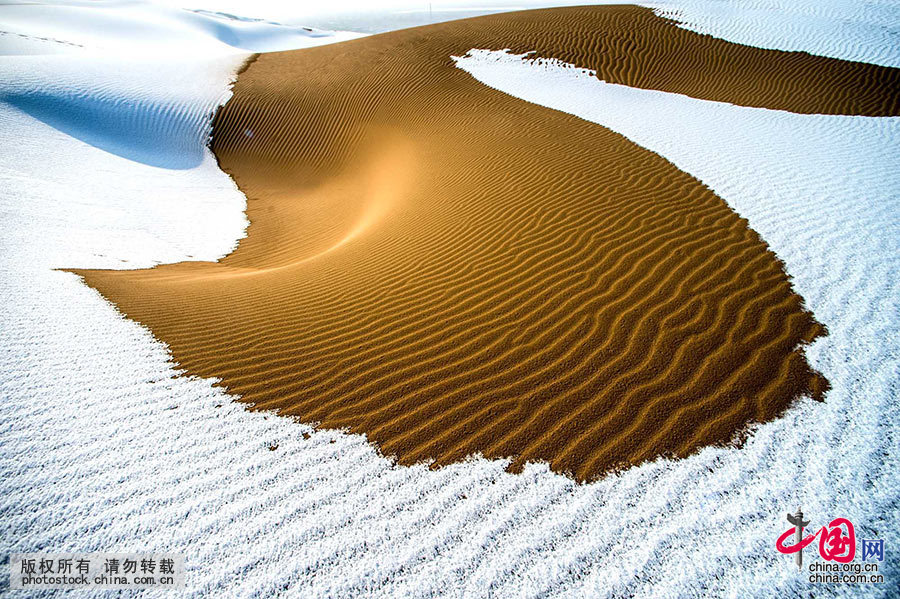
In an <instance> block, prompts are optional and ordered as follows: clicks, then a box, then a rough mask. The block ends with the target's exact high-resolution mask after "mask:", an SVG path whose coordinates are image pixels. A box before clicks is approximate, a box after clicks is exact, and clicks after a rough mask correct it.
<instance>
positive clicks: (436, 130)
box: [76, 7, 896, 480]
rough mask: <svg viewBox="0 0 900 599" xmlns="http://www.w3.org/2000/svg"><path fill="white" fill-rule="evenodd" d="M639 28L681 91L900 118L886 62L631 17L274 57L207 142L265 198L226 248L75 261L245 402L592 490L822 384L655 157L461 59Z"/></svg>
mask: <svg viewBox="0 0 900 599" xmlns="http://www.w3.org/2000/svg"><path fill="white" fill-rule="evenodd" d="M540 23H544V25H540ZM586 23H587V24H586ZM602 27H607V28H608V29H607V30H604V29H602ZM563 31H571V32H572V36H571V38H566V37H563V36H561V35H560V34H559V32H563ZM585 31H591V32H594V33H592V34H591V35H588V34H586V33H584V32H585ZM598 31H599V32H600V33H599V34H597V32H598ZM629 31H639V32H642V37H641V39H642V40H644V43H645V44H647V46H649V48H648V47H645V46H641V45H637V46H634V45H632V46H629V48H628V51H627V53H626V52H625V51H624V50H623V53H621V54H620V56H619V58H618V60H619V71H620V72H621V73H627V74H628V75H627V77H630V78H631V79H632V80H633V82H643V83H648V81H650V80H649V79H648V77H650V75H648V74H642V73H643V71H645V70H648V71H652V70H653V69H652V68H651V66H649V65H651V64H655V63H656V61H658V60H662V59H665V60H667V61H668V62H667V64H668V65H669V66H668V68H669V70H670V71H672V72H671V73H670V74H669V79H670V81H669V83H667V84H666V85H662V83H660V82H657V83H658V84H659V86H660V87H659V89H664V90H666V91H680V93H685V90H686V89H688V88H691V86H692V85H693V89H692V92H693V93H692V94H691V95H695V96H697V97H704V94H705V95H707V96H711V97H710V98H709V99H716V100H723V99H724V98H732V100H733V101H735V103H742V104H748V105H755V103H765V105H766V106H767V107H772V108H783V109H792V110H794V111H796V112H804V111H812V110H816V111H819V110H820V109H821V108H822V107H823V106H824V107H827V108H828V109H830V110H831V111H832V112H835V113H855V112H854V111H860V112H864V111H872V110H876V107H879V108H877V110H882V111H892V110H895V109H896V107H894V106H893V105H892V104H891V103H890V102H888V101H887V100H886V96H885V93H884V90H882V84H883V83H884V82H885V81H887V80H889V79H890V78H891V77H894V74H893V71H892V70H891V69H885V68H883V67H872V66H871V65H865V64H862V63H844V62H841V61H836V60H833V59H820V58H818V57H813V56H810V55H807V54H788V53H783V52H775V51H767V50H758V49H752V48H745V47H742V46H736V45H733V44H727V43H725V42H719V41H717V40H715V39H714V38H708V37H705V36H699V35H697V34H694V33H691V32H687V31H685V30H682V29H679V28H677V27H675V26H673V25H672V24H671V23H669V22H668V21H665V20H664V19H660V18H657V17H655V16H653V15H652V13H650V12H649V11H646V10H643V9H636V8H632V7H615V8H608V7H606V8H591V9H584V8H579V9H554V10H547V11H529V12H525V13H516V14H505V15H492V16H490V17H481V18H477V19H470V20H466V21H457V22H452V23H446V24H441V25H434V26H429V27H423V28H417V29H411V30H406V31H399V32H393V33H389V34H383V35H378V36H373V37H370V38H365V39H361V40H356V41H352V42H347V43H342V44H339V45H335V46H326V47H322V48H315V49H310V50H303V51H297V52H287V53H277V54H266V55H262V56H260V57H259V59H258V60H256V61H255V62H254V63H253V64H251V65H250V66H249V67H248V68H247V70H246V71H245V72H244V73H243V74H242V75H241V76H240V78H239V80H238V83H237V85H236V86H235V90H234V92H235V93H234V97H233V99H232V100H231V102H229V103H228V104H227V105H226V106H225V107H224V108H223V109H222V110H221V111H220V113H219V115H218V116H217V118H216V121H215V126H214V138H213V150H214V151H215V153H216V155H217V156H218V158H219V161H220V164H221V166H222V167H223V169H225V170H226V172H228V173H230V174H231V175H232V176H233V177H234V179H235V181H236V182H237V184H238V185H239V187H240V188H241V189H242V190H243V191H244V192H245V193H246V195H247V197H248V200H249V202H248V217H249V218H250V221H251V226H250V228H249V230H248V237H247V238H246V239H244V240H242V241H241V243H240V245H239V247H238V249H237V250H236V251H235V252H234V253H232V254H231V255H229V256H227V257H226V258H224V259H222V260H221V261H220V262H218V263H180V264H175V265H167V266H160V267H157V268H153V269H149V270H141V271H100V270H82V271H76V272H78V273H79V274H81V275H82V276H84V278H85V280H86V281H87V283H88V284H89V285H91V286H92V287H94V288H96V289H98V290H99V291H100V292H101V293H102V294H103V295H104V296H106V297H107V298H110V299H111V300H112V301H113V302H115V303H116V305H117V306H118V307H119V308H120V310H121V311H122V312H123V313H125V314H126V315H127V316H128V317H130V318H132V319H134V320H137V321H139V322H141V323H143V324H144V325H146V326H148V327H149V328H150V329H151V330H152V331H153V333H154V334H155V335H156V336H157V337H158V338H160V339H161V340H163V341H164V342H166V343H167V344H168V345H169V347H170V348H171V350H172V353H173V355H174V357H175V359H176V360H177V361H178V362H179V363H181V364H182V365H183V366H184V367H185V368H187V369H188V371H189V372H191V373H193V374H197V375H200V376H207V377H218V378H220V379H221V380H222V383H223V384H224V385H226V386H227V387H228V389H229V390H230V391H231V392H233V393H236V394H239V395H241V396H242V399H243V400H244V401H247V402H251V403H253V404H254V405H255V406H256V407H257V408H261V409H272V408H275V409H278V410H279V411H280V413H282V414H286V415H294V416H298V417H299V418H300V419H302V420H303V421H305V422H317V423H319V424H320V426H322V427H326V428H346V429H349V430H350V431H352V432H357V433H363V434H366V435H367V436H368V438H369V439H370V440H371V441H372V442H374V443H376V444H377V446H378V447H379V448H380V449H381V450H382V452H383V453H385V454H386V455H393V456H396V457H397V459H398V460H399V461H400V462H401V463H414V462H418V461H422V460H427V461H433V463H434V464H436V465H441V464H447V463H450V462H453V461H458V460H460V459H463V458H465V457H466V456H467V455H471V454H474V453H480V454H482V455H484V456H485V457H488V458H495V457H501V458H503V457H512V458H514V461H513V462H512V465H511V468H512V469H516V468H519V467H521V466H522V465H523V464H524V463H525V462H527V461H533V460H543V461H547V462H549V463H550V465H551V467H552V468H553V469H554V470H556V471H559V472H567V473H570V474H572V475H573V476H574V477H575V478H577V479H579V480H590V479H593V478H596V477H597V476H599V475H601V474H602V473H603V472H606V471H608V470H610V469H612V468H615V467H618V466H624V465H629V464H636V463H639V462H642V461H645V460H648V459H652V458H654V457H656V456H659V455H676V456H684V455H687V454H690V453H692V452H694V451H696V450H697V449H698V448H700V447H702V446H705V445H709V444H716V443H726V442H729V441H731V440H733V439H734V438H735V435H736V433H739V432H740V431H742V430H745V428H746V426H747V424H748V423H751V422H762V421H767V420H771V419H773V418H775V417H777V416H778V415H779V414H780V413H782V412H783V411H784V409H785V408H786V407H787V406H788V405H789V404H790V402H791V400H793V399H794V398H796V397H798V396H799V395H801V394H806V393H810V394H813V395H814V396H816V397H819V398H821V396H822V394H823V393H824V391H825V389H826V388H827V382H826V381H825V380H824V379H823V378H822V377H821V376H819V375H818V374H817V373H815V372H813V371H812V370H811V369H810V367H809V365H808V364H807V363H806V361H805V358H804V356H803V353H802V345H803V344H804V343H807V342H809V341H811V340H812V339H814V338H815V337H817V336H819V335H821V334H823V333H824V330H823V328H822V327H821V325H819V324H818V323H816V322H815V320H814V319H813V317H812V315H811V314H810V313H809V312H807V311H805V310H804V309H803V306H802V299H801V298H800V297H799V296H798V295H797V294H796V293H794V292H793V290H792V289H791V286H790V282H789V280H788V278H787V276H786V275H785V273H784V271H783V268H782V265H781V264H780V262H779V261H778V260H777V259H776V257H775V256H774V255H773V254H772V253H771V252H770V251H768V249H767V246H766V244H765V242H764V241H763V240H761V239H760V238H759V236H758V235H757V234H756V233H754V232H753V231H752V230H751V229H749V228H748V227H747V224H746V221H745V220H743V219H741V218H739V217H738V216H737V215H736V214H735V213H734V212H733V211H731V210H730V209H729V208H728V206H727V205H726V204H725V203H724V202H723V201H722V200H721V199H720V198H719V197H718V196H716V195H715V194H713V193H712V192H711V191H709V190H708V189H707V188H705V187H704V186H702V185H701V184H700V183H699V182H698V181H696V180H695V179H693V178H692V177H690V176H689V175H687V174H685V173H683V172H681V171H679V170H678V169H676V168H675V167H674V166H672V165H671V164H670V163H668V162H667V161H666V160H664V159H662V158H661V157H659V156H658V155H656V154H653V153H651V152H648V151H646V150H644V149H642V148H640V147H638V146H636V145H635V144H633V143H631V142H629V141H628V140H627V139H625V138H623V137H622V136H620V135H617V134H615V133H613V132H611V131H609V130H607V129H605V128H603V127H599V126H597V125H594V124H591V123H587V122H584V121H581V120H579V119H577V118H574V117H571V116H569V115H565V114H562V113H557V112H554V111H551V110H548V109H545V108H542V107H539V106H535V105H531V104H527V103H525V102H522V101H521V100H518V99H515V98H511V97H509V96H507V95H505V94H502V93H500V92H497V91H495V90H492V89H490V88H487V87H485V86H483V85H481V84H479V83H478V82H476V81H475V80H474V79H472V78H471V77H470V76H469V75H468V74H466V73H464V72H462V71H460V70H457V69H455V68H454V67H453V66H452V62H451V60H450V58H449V57H450V56H452V55H459V54H463V53H465V52H466V51H467V50H468V49H470V48H473V47H482V48H490V47H494V48H512V49H513V50H519V51H525V50H529V49H534V48H540V49H539V50H538V53H539V54H540V55H542V56H553V57H554V58H559V59H560V60H566V61H569V62H575V63H576V64H578V65H579V66H584V67H590V68H597V66H596V65H593V64H591V61H592V60H593V61H595V62H602V61H601V59H600V58H598V57H597V56H595V53H596V54H600V53H602V52H606V51H607V49H606V48H605V47H604V46H603V44H600V45H599V46H598V45H596V44H593V42H590V41H587V42H586V41H585V40H586V39H587V40H593V39H596V38H597V36H598V35H600V36H601V37H602V34H604V33H605V34H606V35H607V38H609V37H615V35H620V36H624V37H628V35H627V34H626V32H629ZM650 31H652V32H653V35H655V36H657V37H658V39H655V40H654V41H652V43H651V40H653V38H651V37H649V36H650V34H649V33H648V32H650ZM591 36H593V37H591ZM500 40H505V41H500ZM678 40H687V41H683V42H679V41H678ZM676 42H678V43H676ZM686 43H688V44H699V45H706V44H712V45H716V46H718V49H717V50H716V52H717V53H718V56H719V58H718V60H717V62H716V65H717V68H718V69H719V71H720V72H718V73H713V74H712V75H710V76H711V77H713V79H714V80H716V81H720V82H721V81H726V82H728V83H727V85H726V84H725V83H723V84H721V85H720V86H719V87H717V88H715V89H710V88H708V87H707V86H705V85H704V84H703V82H700V83H693V84H692V79H691V77H692V76H693V75H692V74H696V73H697V69H696V68H695V66H696V65H694V64H690V63H685V64H682V65H680V68H677V69H676V68H675V67H673V64H677V63H673V61H676V59H677V57H679V56H685V57H691V58H694V57H697V56H698V55H702V53H701V52H698V51H695V50H696V49H694V48H693V46H688V47H685V45H684V44H686ZM517 44H518V45H517ZM614 47H617V46H614ZM573 48H574V49H573ZM659 48H662V49H663V50H659ZM659 52H662V54H663V55H662V58H660V56H657V55H656V54H654V53H657V54H658V53H659ZM572 54H574V55H576V56H581V57H582V58H581V59H580V60H579V59H577V58H576V59H573V58H572ZM627 56H633V57H634V58H635V59H634V60H631V61H628V60H625V59H626V58H627ZM740 61H745V62H746V61H749V63H748V64H744V63H742V62H740ZM823 61H824V62H823ZM760 64H763V65H765V69H762V70H760V69H758V68H756V67H758V66H759V65H760ZM785 65H786V66H785ZM823 65H825V66H830V68H833V72H838V73H842V72H846V73H847V75H846V77H845V76H844V75H840V77H838V76H832V75H833V72H832V71H827V72H821V69H823V68H824V67H823ZM872 69H875V70H872ZM676 71H678V72H676ZM857 71H863V72H865V73H867V74H866V75H865V76H864V77H863V76H862V75H860V74H859V73H858V72H857ZM598 73H599V76H600V77H601V78H606V79H607V80H611V78H609V73H604V71H603V70H602V69H600V68H598ZM748 73H749V74H752V77H749V76H748V75H747V74H748ZM804 73H809V74H810V75H809V76H810V77H812V74H813V73H815V74H816V75H817V76H818V81H819V87H818V88H817V94H816V95H815V97H813V96H812V95H811V96H810V97H809V98H810V99H809V100H808V101H807V99H806V98H805V96H803V94H802V93H799V92H797V91H796V90H795V89H794V88H793V87H792V85H793V82H794V81H797V80H798V79H799V80H802V79H803V75H804ZM829 73H831V74H829ZM873 74H874V75H873ZM788 75H791V76H788ZM876 75H877V76H876ZM623 76H624V75H623ZM697 77H699V75H697ZM748 77H749V78H748ZM753 77H757V78H758V79H754V78H753ZM842 77H845V78H842ZM878 77H881V78H880V79H879V78H878ZM861 79H865V80H866V81H868V85H867V86H864V87H861V88H858V89H855V90H853V93H850V92H849V91H848V90H847V86H848V85H849V86H852V85H857V83H858V82H859V81H860V80H861ZM823 81H824V82H825V83H822V82H823ZM667 86H668V87H667ZM760 90H763V91H760ZM888 99H889V98H888ZM732 100H726V101H732ZM866 113H867V114H868V112H866Z"/></svg>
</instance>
